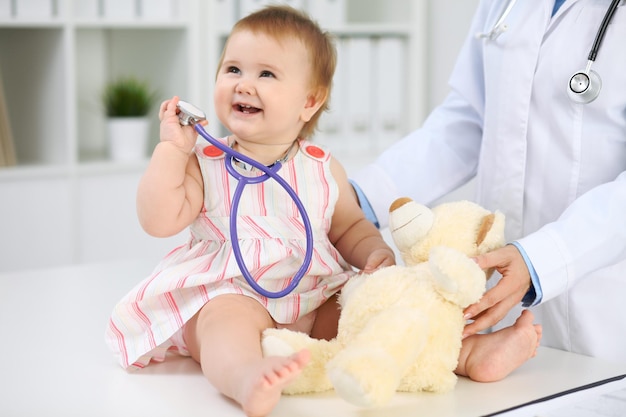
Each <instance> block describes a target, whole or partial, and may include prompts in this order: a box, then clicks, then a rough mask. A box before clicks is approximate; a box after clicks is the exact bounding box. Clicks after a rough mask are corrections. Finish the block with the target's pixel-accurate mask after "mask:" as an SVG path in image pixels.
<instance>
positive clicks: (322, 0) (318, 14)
mask: <svg viewBox="0 0 626 417" xmlns="http://www.w3.org/2000/svg"><path fill="white" fill-rule="evenodd" d="M306 7H307V11H308V13H309V15H310V16H311V18H313V19H314V20H316V21H317V22H318V24H319V25H320V26H321V27H323V28H334V27H339V26H341V25H343V24H344V23H345V22H346V7H347V6H346V0H308V1H307V4H306Z"/></svg>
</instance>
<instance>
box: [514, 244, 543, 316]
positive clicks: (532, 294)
mask: <svg viewBox="0 0 626 417" xmlns="http://www.w3.org/2000/svg"><path fill="white" fill-rule="evenodd" d="M510 244H511V245H513V246H515V247H516V248H517V250H518V251H519V253H520V254H521V255H522V258H523V259H524V262H525V263H526V268H528V272H529V273H530V289H529V290H528V292H527V293H526V294H525V295H524V298H522V306H524V307H532V306H536V305H537V304H539V303H540V302H541V299H542V298H543V292H542V291H541V284H540V283H539V276H538V275H537V271H535V267H534V266H533V264H532V262H531V261H530V258H528V255H527V254H526V251H525V250H524V248H523V247H522V245H520V244H519V242H511V243H510Z"/></svg>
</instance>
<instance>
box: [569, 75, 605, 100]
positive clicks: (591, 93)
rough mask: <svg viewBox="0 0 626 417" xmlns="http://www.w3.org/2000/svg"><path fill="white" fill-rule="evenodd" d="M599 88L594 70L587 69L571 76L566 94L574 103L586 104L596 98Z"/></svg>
mask: <svg viewBox="0 0 626 417" xmlns="http://www.w3.org/2000/svg"><path fill="white" fill-rule="evenodd" d="M601 88H602V80H601V79H600V76H599V75H598V73H597V72H595V71H594V70H592V69H589V70H587V71H580V72H577V73H576V74H574V75H572V78H570V80H569V84H568V86H567V94H568V95H569V97H570V99H571V100H572V101H574V102H575V103H580V104H587V103H591V102H592V101H594V100H595V99H596V98H597V97H598V95H599V94H600V89H601Z"/></svg>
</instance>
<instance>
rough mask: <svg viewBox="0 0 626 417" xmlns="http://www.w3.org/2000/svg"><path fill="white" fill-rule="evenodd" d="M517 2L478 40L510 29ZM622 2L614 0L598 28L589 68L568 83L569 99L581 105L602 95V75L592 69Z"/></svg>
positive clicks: (574, 76) (477, 35) (510, 2)
mask: <svg viewBox="0 0 626 417" xmlns="http://www.w3.org/2000/svg"><path fill="white" fill-rule="evenodd" d="M516 2H517V0H509V3H508V4H507V5H506V7H505V8H504V11H503V12H502V14H501V15H500V17H499V18H498V20H497V21H496V23H495V25H494V26H493V28H492V29H491V30H490V31H489V32H484V33H483V32H481V33H477V34H476V37H477V38H485V39H487V40H495V39H496V38H497V37H498V36H500V34H501V33H502V32H505V31H506V30H507V29H508V26H507V24H506V23H505V20H506V18H507V16H508V15H509V13H510V12H511V9H513V6H514V5H515V3H516ZM620 2H621V0H612V1H611V4H610V5H609V8H608V9H607V11H606V13H605V14H604V18H603V19H602V23H600V27H599V28H598V32H597V33H596V38H595V40H594V41H593V45H592V46H591V50H590V51H589V56H588V57H587V66H586V67H585V69H584V70H581V71H578V72H576V73H575V74H574V75H572V76H571V78H570V79H569V82H568V83H567V95H568V96H569V98H570V99H571V100H572V101H573V102H575V103H580V104H587V103H591V102H592V101H594V100H595V99H596V98H597V97H598V95H600V90H601V89H602V79H601V78H600V75H599V74H598V73H597V72H596V71H594V70H592V69H591V66H592V65H593V63H594V61H595V60H596V57H597V56H598V52H599V51H600V44H601V43H602V40H603V39H604V35H605V33H606V29H607V27H608V26H609V23H610V22H611V19H612V18H613V15H614V14H615V10H617V6H618V5H619V3H620Z"/></svg>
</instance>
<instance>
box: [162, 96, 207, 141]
mask: <svg viewBox="0 0 626 417" xmlns="http://www.w3.org/2000/svg"><path fill="white" fill-rule="evenodd" d="M178 101H179V98H178V97H177V96H174V97H172V98H171V99H170V100H165V101H164V102H163V103H161V107H160V108H159V120H161V126H160V139H161V142H170V143H172V144H174V145H176V147H178V148H179V149H181V150H182V151H183V152H185V153H186V154H190V153H191V152H192V150H193V147H194V145H195V144H196V138H197V137H198V134H197V133H196V131H195V129H194V128H193V126H182V125H181V124H180V122H179V119H178V109H177V107H176V105H177V104H178Z"/></svg>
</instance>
